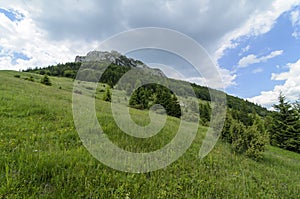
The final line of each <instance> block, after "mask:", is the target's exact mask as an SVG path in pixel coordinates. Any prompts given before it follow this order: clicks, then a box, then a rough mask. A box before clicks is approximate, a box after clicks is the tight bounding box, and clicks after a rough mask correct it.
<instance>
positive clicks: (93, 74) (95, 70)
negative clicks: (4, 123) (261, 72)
mask: <svg viewBox="0 0 300 199" xmlns="http://www.w3.org/2000/svg"><path fill="white" fill-rule="evenodd" d="M107 65H108V67H107ZM105 67H107V69H106V70H105V71H104V70H103V69H104V68H105ZM79 68H81V72H83V73H84V76H85V77H88V79H90V80H91V81H95V79H97V77H98V76H99V75H100V76H101V78H100V82H102V83H107V84H109V85H110V86H111V87H114V86H115V85H116V83H117V82H118V80H119V79H120V78H121V77H122V76H123V75H124V74H125V73H126V72H127V71H129V70H130V69H131V68H136V69H141V70H143V71H147V74H151V75H154V76H159V77H164V78H167V77H166V76H165V74H164V73H163V72H162V71H161V70H160V69H153V68H150V67H148V66H147V65H146V64H144V63H143V62H142V61H140V60H134V59H132V58H128V57H126V56H124V55H121V54H120V53H118V52H116V51H111V52H101V51H91V52H88V53H87V55H86V56H76V58H75V62H69V63H65V64H57V65H52V66H48V67H40V68H34V69H27V70H25V72H33V73H37V74H41V75H44V74H47V75H50V76H58V77H69V78H75V77H76V74H77V73H78V70H79ZM77 75H78V74H77ZM151 75H150V76H151ZM170 80H171V81H172V82H174V84H176V82H182V81H181V80H174V79H173V80H172V79H170ZM190 84H191V86H192V87H193V89H194V92H195V94H196V96H197V98H199V99H201V100H205V101H210V94H209V90H208V88H207V87H205V86H200V85H197V84H195V83H190ZM180 85H182V84H180ZM219 92H221V91H219ZM187 95H188V93H187ZM226 96H227V105H228V108H230V109H232V110H234V111H235V115H236V117H237V118H239V117H240V116H243V117H245V116H246V115H247V114H252V113H256V114H258V115H260V116H262V117H265V116H267V115H268V114H269V113H270V112H269V111H268V110H267V109H266V108H264V107H262V106H260V105H258V104H254V103H252V102H249V101H247V100H244V99H241V98H238V97H235V96H231V95H228V94H226ZM241 119H242V120H247V118H241Z"/></svg>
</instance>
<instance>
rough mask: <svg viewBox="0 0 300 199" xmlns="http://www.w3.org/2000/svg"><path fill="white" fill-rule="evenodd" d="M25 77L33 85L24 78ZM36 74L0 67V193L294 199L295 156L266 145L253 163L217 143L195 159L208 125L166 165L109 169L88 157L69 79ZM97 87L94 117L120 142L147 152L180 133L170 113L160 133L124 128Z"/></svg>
mask: <svg viewBox="0 0 300 199" xmlns="http://www.w3.org/2000/svg"><path fill="white" fill-rule="evenodd" d="M15 75H20V78H16V77H14V76H15ZM30 75H32V76H33V78H34V82H32V81H27V80H25V78H29V77H30ZM40 78H41V76H39V75H34V74H27V73H19V72H12V71H0V198H299V195H300V184H299V183H300V155H299V154H295V153H292V152H288V151H285V150H281V149H278V148H274V147H269V148H268V150H267V151H266V152H265V154H264V159H263V160H262V161H260V162H255V161H253V160H251V159H248V158H245V157H244V156H240V155H236V154H234V153H233V152H232V151H231V150H230V147H229V146H228V145H227V144H225V143H222V142H219V143H218V144H217V145H216V147H215V148H214V150H213V151H212V152H211V153H210V154H209V155H208V156H206V157H205V158H204V159H202V160H200V159H198V157H197V156H198V152H199V149H200V146H201V143H202V139H203V136H204V134H205V132H206V130H207V129H206V128H205V127H200V128H199V130H198V134H197V137H196V139H195V140H194V142H193V144H192V146H191V147H190V148H189V149H188V151H187V152H186V153H185V154H184V155H183V156H182V157H180V158H179V159H178V160H177V161H176V162H174V163H172V164H171V165H169V166H168V167H166V168H165V169H161V170H157V171H154V172H151V173H145V174H132V173H124V172H120V171H117V170H113V169H111V168H109V167H107V166H105V165H104V164H102V163H101V162H99V161H97V160H96V159H95V158H93V157H92V156H91V155H90V154H89V152H88V151H87V150H86V149H85V148H84V147H83V145H82V143H81V140H80V138H79V136H78V134H77V132H76V130H75V127H74V124H73V118H72V110H71V103H72V101H71V96H72V84H73V82H72V80H70V79H65V78H54V77H51V78H50V80H51V82H52V86H50V87H49V86H45V85H42V84H40V83H39V82H40V81H39V80H40ZM87 87H88V85H87ZM87 90H89V89H88V88H87ZM100 90H101V89H98V92H97V94H96V104H97V106H96V109H97V112H101V113H102V114H99V115H98V118H99V122H100V123H101V124H102V125H103V126H104V129H105V130H106V133H107V135H108V136H109V138H110V139H111V140H112V141H113V142H114V143H116V144H117V145H118V146H120V147H122V148H124V149H127V150H133V151H152V150H155V149H158V148H160V147H161V146H164V145H165V144H166V143H168V142H169V141H170V140H171V139H172V138H173V137H174V133H176V132H177V126H178V122H179V120H178V119H176V118H171V117H169V118H168V123H167V126H165V128H164V130H163V131H162V132H160V133H159V134H158V135H157V136H154V137H153V138H151V139H149V140H143V141H141V140H138V139H137V138H132V137H130V136H128V135H126V134H124V133H122V132H121V131H120V130H119V129H118V127H117V126H116V124H115V122H114V120H113V117H112V116H111V113H110V104H109V103H107V102H103V101H101V100H100V99H101V95H102V93H103V92H100ZM131 113H132V115H133V117H134V118H135V120H138V121H137V122H141V123H143V122H144V121H147V120H148V119H149V117H148V113H147V112H143V111H138V110H131ZM146 123H147V122H145V124H146Z"/></svg>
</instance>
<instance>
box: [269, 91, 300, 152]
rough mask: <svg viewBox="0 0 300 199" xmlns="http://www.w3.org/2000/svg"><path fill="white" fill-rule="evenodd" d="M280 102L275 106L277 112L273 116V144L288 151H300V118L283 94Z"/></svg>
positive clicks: (280, 96)
mask: <svg viewBox="0 0 300 199" xmlns="http://www.w3.org/2000/svg"><path fill="white" fill-rule="evenodd" d="M278 101H279V104H276V105H274V106H273V107H274V109H275V110H276V112H275V113H274V115H273V118H274V122H273V125H272V128H270V136H271V144H273V145H275V146H278V147H281V148H284V149H287V150H291V151H299V146H300V138H299V136H300V134H299V133H300V132H299V131H300V128H299V116H298V114H297V112H296V110H295V109H293V108H292V105H291V104H290V103H289V102H287V101H286V98H285V96H284V95H283V94H282V93H280V95H279V98H278Z"/></svg>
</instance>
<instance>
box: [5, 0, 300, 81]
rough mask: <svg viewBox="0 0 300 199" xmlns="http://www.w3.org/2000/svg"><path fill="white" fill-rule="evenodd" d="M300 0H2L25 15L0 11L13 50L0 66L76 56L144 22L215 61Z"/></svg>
mask: <svg viewBox="0 0 300 199" xmlns="http://www.w3.org/2000/svg"><path fill="white" fill-rule="evenodd" d="M297 3H299V0H286V1H282V0H276V1H269V0H261V1H259V2H254V1H240V0H232V1H230V3H228V2H227V1H209V0H204V1H198V0H191V1H184V0H167V1H165V0H157V1H151V0H146V1H139V0H122V1H118V3H116V2H113V1H107V0H91V1H83V0H61V1H39V0H32V1H23V0H12V1H9V3H7V2H0V7H2V8H5V9H6V10H10V9H13V10H15V11H17V13H21V14H22V15H23V16H24V17H23V18H22V20H20V21H18V22H16V21H11V20H9V19H8V18H7V17H6V16H5V15H4V14H3V13H2V14H0V21H1V27H0V48H3V49H5V50H6V51H7V52H9V53H10V54H6V55H1V56H2V57H1V60H2V59H3V61H1V62H0V66H1V68H6V69H20V68H21V69H24V68H27V67H29V66H30V67H34V66H46V65H49V64H55V63H57V62H66V61H72V60H73V59H74V57H75V56H76V55H78V54H85V53H87V52H88V51H90V50H92V49H94V48H96V46H97V44H98V43H99V42H101V41H102V40H104V39H106V38H108V37H110V36H112V35H113V34H116V33H119V32H120V31H125V30H128V29H131V28H139V27H146V26H152V27H163V28H171V29H174V30H177V31H180V32H183V33H185V34H187V35H188V36H190V37H192V38H193V39H195V40H196V41H197V42H199V43H200V44H201V45H203V46H204V47H205V49H207V51H208V53H209V54H210V55H211V56H212V57H213V58H214V61H215V62H217V60H218V59H219V58H220V57H221V56H222V54H223V52H224V50H225V49H227V48H234V47H236V46H237V45H238V44H239V42H238V41H237V39H238V38H240V37H241V36H245V35H246V36H247V35H259V34H263V33H265V32H267V31H269V30H270V29H271V28H272V26H273V24H274V23H275V22H276V19H277V18H278V17H279V16H280V15H281V14H282V13H283V12H285V11H287V10H289V9H290V8H291V7H292V6H294V5H295V4H297ZM14 52H18V53H22V54H24V55H26V56H27V57H28V58H29V60H24V59H17V58H14V57H13V53H14ZM12 59H17V60H16V61H15V62H13V61H12ZM4 60H5V61H4ZM220 72H221V73H222V75H223V80H224V84H225V85H233V84H234V79H235V74H234V73H232V72H230V71H229V70H226V69H222V68H220Z"/></svg>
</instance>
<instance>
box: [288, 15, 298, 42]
mask: <svg viewBox="0 0 300 199" xmlns="http://www.w3.org/2000/svg"><path fill="white" fill-rule="evenodd" d="M290 19H291V22H292V25H293V27H294V32H293V33H292V36H293V37H295V38H296V39H299V38H300V27H299V26H300V10H294V11H292V12H291V16H290Z"/></svg>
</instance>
